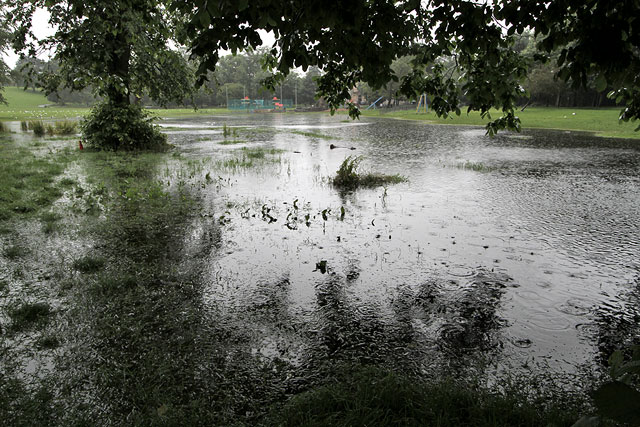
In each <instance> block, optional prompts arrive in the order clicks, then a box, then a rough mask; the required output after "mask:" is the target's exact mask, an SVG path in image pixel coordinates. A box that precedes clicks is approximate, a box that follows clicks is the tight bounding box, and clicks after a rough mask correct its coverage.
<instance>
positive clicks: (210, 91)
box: [5, 34, 616, 108]
mask: <svg viewBox="0 0 640 427" xmlns="http://www.w3.org/2000/svg"><path fill="white" fill-rule="evenodd" d="M533 45H534V37H533V36H532V35H531V34H524V35H523V36H522V46H521V49H522V50H523V51H525V52H526V51H527V50H530V51H532V52H533ZM265 51H266V50H263V49H258V50H255V51H249V52H244V53H239V54H237V55H227V56H223V57H221V58H220V60H219V62H218V65H217V66H216V70H215V71H214V72H211V71H209V72H208V73H207V78H208V81H207V82H205V84H203V85H202V86H201V87H200V88H199V89H198V90H197V91H195V92H194V93H193V94H192V95H191V98H190V99H184V100H183V102H182V103H177V102H170V103H168V104H167V106H168V107H181V106H195V107H197V108H203V107H219V106H226V105H227V101H228V100H231V99H239V98H244V97H245V96H248V97H249V98H251V99H256V98H265V99H269V98H271V97H273V96H277V97H278V98H283V99H291V100H292V101H294V102H296V101H297V105H299V106H312V105H318V104H322V100H318V99H316V98H315V95H316V91H317V83H316V81H315V78H316V77H318V76H320V75H321V74H322V71H321V70H320V69H319V68H318V67H310V68H309V69H308V70H307V72H303V73H300V72H296V71H293V72H291V73H290V74H289V75H287V77H286V78H285V79H284V80H283V81H282V83H281V85H280V86H279V87H277V88H276V90H275V91H271V90H269V89H267V88H265V87H264V86H263V85H262V81H263V80H264V79H266V78H267V77H269V75H270V73H269V72H268V71H265V70H264V69H263V67H262V57H263V55H264V53H265ZM411 59H412V58H411V57H409V56H405V57H402V58H399V59H397V60H395V61H394V62H393V65H392V69H393V71H394V72H395V74H396V76H397V77H398V79H399V80H401V79H402V78H403V77H405V76H406V75H408V74H409V73H410V72H411ZM442 62H443V63H444V64H445V66H446V67H449V68H451V67H455V61H454V59H453V58H443V59H442ZM57 68H58V65H57V63H56V61H55V60H50V61H44V60H42V59H38V58H22V59H20V60H18V62H17V63H16V65H15V67H14V68H13V69H10V70H9V72H8V75H7V76H5V82H6V84H10V83H13V84H14V85H15V86H18V87H24V88H25V89H28V90H31V91H37V90H41V89H44V88H45V87H46V85H47V82H46V79H47V76H48V75H50V74H51V73H54V72H55V71H56V70H57ZM557 72H558V69H557V67H555V66H554V63H553V61H549V62H547V63H542V64H541V63H538V64H535V65H534V66H532V67H531V68H530V70H529V75H528V78H527V81H526V83H525V85H524V88H525V89H526V90H527V92H528V93H529V97H523V98H522V99H520V102H519V104H520V105H521V106H524V105H530V106H544V107H577V108H580V107H591V108H598V107H614V106H616V103H615V101H614V100H612V99H608V98H607V97H606V90H605V91H598V90H597V89H596V87H595V86H596V85H595V82H594V81H590V82H588V85H587V88H586V89H585V88H577V89H576V88H573V87H572V86H571V84H570V83H567V82H565V81H563V80H561V79H558V78H557ZM400 85H401V83H400V82H399V81H398V82H394V81H390V82H388V83H387V85H386V87H382V88H380V89H373V88H371V87H370V86H369V85H367V84H366V83H364V82H360V83H357V85H356V89H357V92H356V94H357V95H356V98H355V99H354V100H355V101H356V102H357V103H358V104H361V105H368V104H370V103H372V102H373V101H375V100H377V99H378V98H380V97H382V100H381V101H382V102H380V103H379V104H378V106H379V107H394V106H398V105H400V104H403V103H408V102H411V101H415V100H413V99H409V98H407V97H406V96H405V95H403V94H402V93H401V91H400ZM47 99H48V100H49V101H51V102H53V103H58V104H62V105H64V104H81V105H86V106H91V105H93V104H94V103H95V102H96V101H98V100H99V99H100V97H98V96H96V95H95V94H94V91H93V89H92V88H91V87H90V86H89V87H86V88H84V89H82V90H72V89H69V88H66V87H60V88H58V90H57V91H55V92H52V93H51V94H49V95H48V96H47ZM139 102H141V103H142V104H143V105H150V106H157V105H158V104H157V103H155V102H154V101H153V100H152V99H151V98H150V97H149V96H148V95H143V96H142V97H140V100H139ZM463 102H464V97H463Z"/></svg>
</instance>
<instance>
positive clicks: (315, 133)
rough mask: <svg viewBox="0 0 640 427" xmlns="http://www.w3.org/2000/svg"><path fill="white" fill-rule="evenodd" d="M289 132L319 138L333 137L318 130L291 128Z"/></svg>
mask: <svg viewBox="0 0 640 427" xmlns="http://www.w3.org/2000/svg"><path fill="white" fill-rule="evenodd" d="M291 133H294V134H296V135H302V136H306V137H309V138H320V139H335V138H334V137H333V136H329V135H325V134H322V133H319V132H304V131H301V130H292V131H291Z"/></svg>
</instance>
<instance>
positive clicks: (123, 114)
mask: <svg viewBox="0 0 640 427" xmlns="http://www.w3.org/2000/svg"><path fill="white" fill-rule="evenodd" d="M152 122H153V118H152V117H151V116H150V115H149V113H147V112H146V111H144V110H143V109H142V107H140V106H139V105H133V104H129V105H124V106H123V105H116V104H114V103H112V102H109V101H105V102H101V103H100V104H97V105H96V106H95V107H94V108H93V109H92V110H91V113H90V114H89V115H88V116H87V118H86V119H84V120H83V121H82V123H81V125H80V128H81V130H82V134H83V138H84V140H85V141H86V142H87V145H89V146H92V147H95V148H98V149H102V150H113V151H115V150H137V149H150V148H162V147H165V146H166V142H167V137H166V136H165V135H163V134H162V133H161V132H160V131H159V130H158V129H157V128H156V127H155V126H154V125H153V123H152Z"/></svg>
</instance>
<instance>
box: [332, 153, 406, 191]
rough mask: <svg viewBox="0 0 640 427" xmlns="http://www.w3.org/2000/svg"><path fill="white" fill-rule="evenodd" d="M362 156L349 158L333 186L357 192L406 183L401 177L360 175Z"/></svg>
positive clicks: (333, 180)
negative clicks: (362, 189)
mask: <svg viewBox="0 0 640 427" xmlns="http://www.w3.org/2000/svg"><path fill="white" fill-rule="evenodd" d="M362 160H363V158H362V156H348V157H347V158H346V159H344V161H343V162H342V164H341V165H340V167H339V168H338V171H337V173H336V176H335V177H334V178H333V179H332V181H331V182H332V184H333V185H334V186H335V187H337V188H340V189H343V190H355V189H356V188H358V187H365V188H373V187H379V186H381V185H385V184H397V183H400V182H405V181H406V180H407V178H405V177H403V176H401V175H397V174H396V175H383V174H377V173H365V174H359V173H358V167H359V166H360V163H361V162H362Z"/></svg>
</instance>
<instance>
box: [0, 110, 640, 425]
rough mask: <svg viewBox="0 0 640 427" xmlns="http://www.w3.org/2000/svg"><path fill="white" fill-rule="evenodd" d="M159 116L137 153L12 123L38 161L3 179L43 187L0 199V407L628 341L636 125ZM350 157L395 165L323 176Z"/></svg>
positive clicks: (634, 293) (234, 393)
mask: <svg viewBox="0 0 640 427" xmlns="http://www.w3.org/2000/svg"><path fill="white" fill-rule="evenodd" d="M162 126H163V129H164V132H165V133H166V134H167V136H168V141H169V143H170V144H172V145H173V146H174V148H173V149H171V150H170V151H169V152H168V153H156V154H136V155H130V154H105V153H99V152H92V151H90V150H84V152H80V151H78V150H77V137H76V136H71V137H68V138H58V139H51V138H50V139H45V140H38V139H36V138H34V137H33V136H32V135H31V134H30V133H24V132H20V130H19V124H17V123H14V124H13V128H12V129H13V130H14V133H13V134H12V135H10V136H8V137H7V138H11V141H13V144H15V148H12V150H13V149H15V150H23V151H15V153H14V152H12V153H13V154H11V156H9V155H8V154H6V152H7V151H6V150H8V149H7V148H4V150H5V151H3V153H4V154H3V156H5V157H3V158H5V159H12V161H16V162H17V160H15V159H16V158H18V159H23V158H28V159H32V160H29V161H30V162H31V163H29V164H27V163H25V161H23V160H20V162H21V163H19V164H20V165H23V166H24V167H25V168H27V166H28V167H30V168H31V169H29V170H30V171H31V172H21V173H20V174H18V175H16V176H17V177H18V178H15V177H13V175H12V176H10V177H9V178H11V179H14V178H15V179H18V180H20V179H21V180H22V181H20V182H25V181H24V180H25V179H26V178H25V177H28V176H31V175H34V174H42V173H43V172H42V171H43V170H47V167H49V168H50V169H51V170H50V172H49V175H47V176H45V177H42V178H40V181H38V182H37V183H35V184H36V186H39V187H38V188H45V189H49V187H51V191H50V192H51V195H50V196H49V197H48V199H46V200H45V199H42V196H38V197H40V198H37V197H36V196H33V195H31V193H29V194H27V195H26V196H24V200H22V199H20V200H17V199H16V200H14V201H11V202H10V203H12V204H9V205H7V206H9V207H8V208H6V210H5V211H2V210H0V214H2V215H4V216H2V215H0V220H2V221H4V222H3V224H4V225H3V227H2V233H0V239H1V241H2V245H3V251H2V256H1V257H0V285H1V286H0V297H1V299H0V301H1V307H2V311H1V312H0V326H1V327H2V329H0V332H2V346H1V347H0V350H1V352H0V356H1V358H0V361H1V362H2V365H0V366H2V370H3V373H4V374H5V375H6V377H7V378H10V379H11V381H12V382H11V384H14V385H13V386H12V387H13V388H1V387H0V403H1V402H2V401H3V399H4V401H5V403H6V402H10V403H11V405H14V406H15V405H18V404H17V403H15V402H13V401H12V400H11V399H14V398H15V397H11V396H14V395H29V393H31V394H32V395H33V396H35V397H33V399H44V400H42V401H43V402H45V404H46V406H47V407H49V408H51V407H56V408H59V411H60V413H65V414H67V413H73V414H81V415H77V417H76V418H72V419H73V421H74V422H78V420H85V421H86V420H87V419H94V418H95V417H96V416H97V417H103V418H104V419H107V420H110V421H109V422H110V423H111V424H129V423H133V424H135V423H136V422H144V420H148V419H149V418H148V417H149V416H151V415H150V414H152V415H153V416H159V417H161V418H162V417H165V416H166V414H168V413H172V414H173V413H175V414H174V416H175V417H176V418H175V419H176V420H178V419H180V420H182V421H183V422H186V421H185V420H186V418H183V417H185V416H187V415H189V416H193V417H200V416H201V418H197V419H198V420H201V419H207V420H208V421H209V422H213V423H214V424H216V423H218V424H226V423H227V422H229V420H236V419H238V417H243V420H244V421H246V422H249V423H251V422H254V421H255V420H257V419H260V417H261V416H262V415H263V413H261V412H260V411H264V410H265V408H266V406H265V405H268V404H273V403H274V402H282V401H284V400H286V398H287V397H288V396H291V395H293V394H296V393H298V392H300V391H304V390H306V389H308V388H309V387H311V386H313V385H314V384H318V383H321V382H322V378H323V376H325V375H327V374H328V373H330V372H332V369H334V368H335V367H336V366H338V365H341V364H342V365H341V366H344V364H346V365H347V366H349V364H358V365H376V366H384V367H388V368H390V369H394V370H401V371H406V372H410V373H412V375H419V376H420V375H422V376H424V377H430V376H433V375H436V374H437V375H450V374H456V375H465V373H468V372H475V374H476V375H481V376H483V375H485V374H488V378H489V379H488V381H489V382H490V381H492V379H491V378H494V379H495V374H496V373H504V372H506V373H509V372H518V373H520V374H522V373H523V372H525V377H526V376H527V375H529V374H527V372H529V373H530V375H531V376H534V375H536V374H539V373H540V372H545V373H547V374H550V375H559V376H558V378H559V377H560V376H562V375H565V374H567V375H573V374H576V375H578V374H579V373H581V372H583V371H584V369H591V368H593V367H594V366H604V364H605V363H606V359H607V357H608V356H609V354H610V353H611V352H612V351H613V350H614V349H616V348H619V347H621V346H623V345H628V344H631V343H638V326H637V325H638V324H639V321H640V239H639V238H638V236H640V197H638V190H639V187H640V145H639V144H638V143H637V142H635V141H626V140H613V139H603V138H594V137H592V136H589V135H586V134H579V133H574V132H571V133H570V132H563V131H525V132H523V133H522V134H500V135H499V136H497V137H495V138H489V137H487V136H485V135H484V130H483V129H479V128H473V127H453V126H432V125H428V124H424V123H417V122H408V121H396V120H384V119H362V120H360V121H356V122H352V121H348V120H344V118H343V117H329V116H325V115H315V114H309V115H298V114H286V115H284V114H282V115H280V114H252V115H248V114H247V115H225V116H220V117H209V118H197V119H179V120H166V121H164V122H162ZM5 144H7V143H5ZM6 146H7V147H8V146H9V145H6ZM16 153H17V154H16ZM349 156H357V157H359V158H360V159H361V171H362V172H367V171H369V172H375V173H381V174H389V175H401V176H403V177H404V178H406V180H405V181H404V182H400V183H396V184H388V185H383V186H379V187H375V188H358V189H355V190H351V191H345V190H341V189H338V188H336V187H335V186H334V185H332V182H331V180H332V178H333V177H334V176H335V173H336V171H337V170H338V168H339V167H340V165H341V163H342V162H343V161H344V160H345V159H346V158H347V157H349ZM352 158H353V157H352ZM36 161H37V162H41V163H37V164H35V163H33V162H36ZM47 162H48V163H47ZM32 163H33V164H32ZM16 164H18V163H16ZM55 165H60V166H59V167H58V168H54V166H55ZM12 167H13V166H12ZM21 167H22V166H21ZM25 170H27V169H25ZM34 171H37V173H36V172H34ZM38 176H39V175H38ZM9 178H7V179H9ZM16 182H18V181H16ZM22 185H23V184H20V186H22ZM56 186H57V187H56ZM21 188H22V187H21ZM12 191H13V190H12ZM34 191H35V190H34ZM7 194H9V193H7ZM11 194H13V193H11ZM15 194H19V193H15ZM20 194H21V193H20ZM12 197H14V196H12ZM15 197H17V196H15ZM21 197H22V196H21ZM7 200H8V199H7ZM0 201H2V199H0ZM5 202H6V200H5ZM45 202H46V203H45ZM7 203H9V202H7ZM43 203H44V204H43ZM38 204H39V205H38ZM38 206H40V207H38ZM42 206H45V207H44V208H43V207H42ZM0 207H2V209H4V205H2V206H0ZM39 209H41V210H42V211H41V210H39ZM20 322H22V323H20ZM485 380H487V377H485ZM52 384H53V386H52ZM52 387H53V389H55V390H56V391H55V392H52V391H51V390H52ZM7 390H9V391H7ZM16 390H18V391H16ZM28 390H31V391H30V392H28ZM43 390H44V391H45V392H46V393H49V394H46V393H45V394H46V396H48V397H46V396H45V397H46V398H42V397H38V396H39V394H38V393H39V392H41V391H43ZM12 393H13V394H12ZM34 393H35V394H34ZM7 396H9V397H7ZM15 399H17V398H15ZM33 399H32V400H33ZM47 399H48V400H47ZM32 400H29V401H28V402H27V403H24V405H25V407H30V406H29V405H33V401H32ZM16 401H17V402H19V400H16ZM51 402H53V403H51ZM60 402H62V403H60ZM197 402H204V403H202V405H200V404H199V403H197ZM199 405H200V406H199ZM12 407H13V406H12ZM16 407H17V406H16ZM205 407H206V409H202V408H205ZM189 408H191V409H189ZM193 408H197V411H205V412H202V413H200V412H197V411H196V410H195V409H193ZM16 411H17V412H19V410H16ZM172 411H173V412H172ZM208 411H211V412H208ZM114 414H115V415H114ZM198 414H200V415H198ZM202 414H204V415H202ZM212 414H213V415H212ZM239 414H241V415H239ZM52 417H54V416H53V415H52ZM74 417H75V415H74ZM54 418H55V417H54ZM194 419H196V418H194ZM46 421H47V420H43V422H46ZM49 421H50V420H49ZM194 423H195V421H194Z"/></svg>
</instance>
